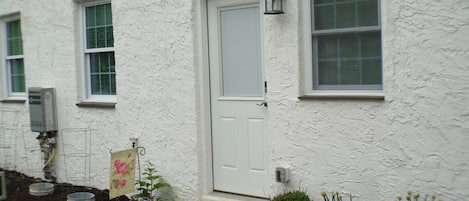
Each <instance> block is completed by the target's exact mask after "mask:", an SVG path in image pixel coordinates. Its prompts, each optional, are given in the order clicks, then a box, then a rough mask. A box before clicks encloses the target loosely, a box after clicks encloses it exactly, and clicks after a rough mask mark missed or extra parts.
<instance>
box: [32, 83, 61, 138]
mask: <svg viewBox="0 0 469 201" xmlns="http://www.w3.org/2000/svg"><path fill="white" fill-rule="evenodd" d="M28 100H29V119H30V121H31V131H33V132H41V133H45V132H49V131H57V110H56V102H55V89H54V88H41V87H29V88H28Z"/></svg>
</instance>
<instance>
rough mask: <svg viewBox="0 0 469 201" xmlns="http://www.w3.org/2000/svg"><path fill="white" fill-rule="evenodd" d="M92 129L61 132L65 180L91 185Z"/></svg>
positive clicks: (64, 130) (70, 129) (68, 129)
mask: <svg viewBox="0 0 469 201" xmlns="http://www.w3.org/2000/svg"><path fill="white" fill-rule="evenodd" d="M96 134H97V130H96V129H92V128H66V129H61V130H60V137H59V138H60V139H61V143H60V144H61V149H62V150H61V152H62V156H63V168H64V174H65V180H66V181H67V182H73V183H75V184H78V185H82V186H90V184H91V179H92V176H91V168H92V167H91V156H92V155H93V154H94V153H93V152H94V151H93V146H95V145H94V143H93V135H96Z"/></svg>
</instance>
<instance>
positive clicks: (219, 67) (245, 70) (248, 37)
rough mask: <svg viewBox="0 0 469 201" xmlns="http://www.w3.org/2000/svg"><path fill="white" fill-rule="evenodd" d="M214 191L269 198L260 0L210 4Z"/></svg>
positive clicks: (217, 0)
mask: <svg viewBox="0 0 469 201" xmlns="http://www.w3.org/2000/svg"><path fill="white" fill-rule="evenodd" d="M207 2H208V4H207V5H208V29H209V30H208V31H209V56H210V62H209V64H210V91H211V111H212V114H211V116H212V149H213V150H212V153H213V181H214V189H215V190H217V191H225V192H231V193H237V194H244V195H252V196H257V197H266V196H267V195H265V193H264V192H268V188H269V185H270V182H271V175H270V173H269V171H268V167H269V166H268V151H267V134H266V113H267V107H264V106H258V105H256V104H258V103H260V102H262V101H264V90H263V74H262V72H263V69H262V50H261V39H262V38H261V20H260V19H261V15H260V13H261V11H260V9H259V3H258V1H256V0H254V1H253V0H208V1H207Z"/></svg>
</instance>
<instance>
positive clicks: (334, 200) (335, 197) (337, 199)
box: [321, 191, 352, 201]
mask: <svg viewBox="0 0 469 201" xmlns="http://www.w3.org/2000/svg"><path fill="white" fill-rule="evenodd" d="M321 196H322V197H323V198H324V201H342V200H343V198H342V195H340V193H339V192H334V191H332V192H331V199H329V196H328V195H327V193H326V192H324V191H323V192H321ZM349 200H350V201H352V194H351V193H350V195H349Z"/></svg>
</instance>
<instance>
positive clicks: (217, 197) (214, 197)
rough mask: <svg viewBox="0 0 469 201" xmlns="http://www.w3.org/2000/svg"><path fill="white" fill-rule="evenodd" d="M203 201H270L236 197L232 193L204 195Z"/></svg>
mask: <svg viewBox="0 0 469 201" xmlns="http://www.w3.org/2000/svg"><path fill="white" fill-rule="evenodd" d="M200 200H201V201H267V200H268V199H261V198H254V197H249V196H242V195H234V194H230V193H221V192H212V193H209V194H207V195H204V196H202V197H201V199H200Z"/></svg>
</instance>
